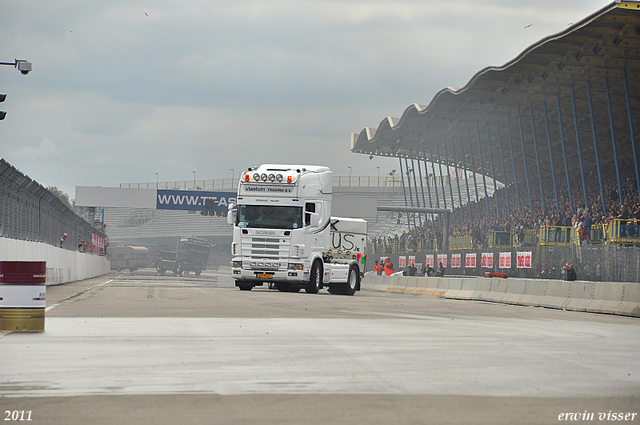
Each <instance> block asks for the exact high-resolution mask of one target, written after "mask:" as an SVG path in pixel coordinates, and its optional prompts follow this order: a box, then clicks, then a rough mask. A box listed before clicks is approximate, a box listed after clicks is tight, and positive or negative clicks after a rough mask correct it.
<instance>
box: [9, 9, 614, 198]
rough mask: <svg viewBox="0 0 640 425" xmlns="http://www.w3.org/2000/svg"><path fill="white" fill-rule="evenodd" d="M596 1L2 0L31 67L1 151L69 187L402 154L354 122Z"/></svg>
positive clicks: (502, 57) (494, 60)
mask: <svg viewBox="0 0 640 425" xmlns="http://www.w3.org/2000/svg"><path fill="white" fill-rule="evenodd" d="M602 6H603V4H602V2H601V1H595V0H566V1H563V2H557V1H555V0H554V1H551V0H542V1H540V2H536V3H535V4H533V3H530V2H524V1H512V0H487V1H485V2H477V1H471V0H460V1H458V2H456V4H455V7H452V5H451V4H449V3H446V2H442V1H435V0H421V1H418V0H416V1H412V0H403V1H382V0H366V1H365V0H328V1H325V0H322V1H321V0H305V1H296V0H260V1H255V0H219V1H215V2H210V1H190V2H178V1H174V0H158V1H150V0H141V1H139V2H135V3H131V2H130V1H125V0H112V1H108V2H85V1H80V0H59V1H56V2H55V3H54V2H50V1H45V0H31V1H29V2H24V1H17V0H7V1H5V2H4V3H3V13H2V14H0V37H1V38H2V40H3V43H2V45H1V46H0V59H1V58H4V59H8V60H12V59H13V58H15V57H18V58H20V59H27V60H29V61H31V62H33V71H32V72H31V73H30V74H29V75H28V76H23V75H21V74H20V73H18V72H15V71H13V70H11V69H9V67H4V68H6V69H2V70H0V71H1V72H2V73H3V74H2V81H3V87H2V90H3V92H4V91H5V90H6V92H7V94H8V99H7V102H5V103H4V104H3V106H2V108H3V110H7V112H8V114H7V118H6V119H5V120H4V121H3V122H2V137H0V152H2V153H3V155H4V156H5V159H7V161H9V162H11V163H12V165H15V166H16V167H18V168H20V169H21V170H23V171H24V172H26V173H28V174H30V175H31V176H32V177H34V176H38V178H39V179H42V180H46V182H47V184H49V185H55V186H58V187H61V188H66V189H67V190H69V189H70V190H71V191H72V190H73V187H74V186H76V185H102V186H117V185H118V184H119V183H121V182H138V181H141V182H144V181H155V178H156V176H155V172H159V173H160V179H161V180H189V179H190V178H192V173H191V170H193V169H196V170H197V175H198V178H223V177H228V176H229V175H230V169H231V168H234V169H235V170H240V169H244V168H245V167H247V166H250V165H258V164H259V163H261V162H292V163H303V162H310V163H323V164H326V165H329V166H330V167H332V168H334V169H335V172H336V174H343V175H344V174H347V173H348V169H347V165H351V167H352V168H351V169H352V172H353V174H354V175H357V174H362V175H366V174H368V175H375V174H376V173H377V171H378V169H377V168H376V167H382V168H383V169H382V172H384V171H385V169H386V168H389V170H390V169H393V168H397V167H398V163H397V161H396V160H392V159H381V158H374V159H373V160H371V161H370V160H369V159H368V157H366V156H364V155H355V154H352V153H351V152H350V151H349V148H350V135H351V133H352V132H356V133H357V132H359V131H360V130H362V128H364V127H367V126H370V127H377V125H378V123H379V122H380V120H382V119H383V118H384V117H385V116H387V115H391V116H399V115H400V114H402V111H403V110H404V109H405V108H406V107H407V106H408V105H409V104H411V103H414V102H416V103H422V104H427V103H429V101H430V100H431V99H432V98H433V96H434V95H435V93H436V92H437V91H439V90H440V89H442V88H443V87H445V86H457V87H460V86H463V85H465V84H466V83H467V82H468V81H469V79H470V78H471V77H472V76H473V75H474V74H475V73H476V72H477V71H478V70H480V69H482V68H484V67H486V66H488V65H502V64H503V63H505V62H507V61H509V60H510V59H512V58H513V57H515V56H516V55H517V54H518V53H520V52H521V51H522V50H523V49H524V48H526V47H527V46H529V45H530V44H532V43H534V42H535V41H537V40H540V39H541V38H543V37H544V36H547V35H549V34H552V33H555V32H557V31H560V30H562V29H564V28H566V24H567V23H569V22H577V21H578V20H580V19H581V18H584V17H586V16H587V15H588V14H590V13H593V12H595V11H596V10H598V9H599V8H601V7H602ZM145 12H146V14H145ZM528 24H533V26H532V27H530V28H528V29H527V30H523V27H524V26H525V25H528ZM4 59H3V60H4ZM45 141H46V142H45ZM34 154H35V155H34ZM38 154H39V155H38ZM34 158H39V159H38V160H35V159H34ZM61 161H64V163H65V164H72V165H66V166H63V167H61V166H60V163H61ZM34 178H36V177H34ZM39 181H40V180H39Z"/></svg>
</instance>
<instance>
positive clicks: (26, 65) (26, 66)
mask: <svg viewBox="0 0 640 425" xmlns="http://www.w3.org/2000/svg"><path fill="white" fill-rule="evenodd" d="M16 67H17V68H18V71H20V72H22V74H23V75H27V74H28V73H29V72H30V71H31V62H27V61H23V60H17V61H16Z"/></svg>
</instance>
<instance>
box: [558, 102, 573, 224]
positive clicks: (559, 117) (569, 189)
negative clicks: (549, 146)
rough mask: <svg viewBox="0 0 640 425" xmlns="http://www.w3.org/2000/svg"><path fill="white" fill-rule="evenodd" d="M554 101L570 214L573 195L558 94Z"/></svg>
mask: <svg viewBox="0 0 640 425" xmlns="http://www.w3.org/2000/svg"><path fill="white" fill-rule="evenodd" d="M556 103H557V104H558V128H559V130H560V141H561V142H562V158H563V160H564V174H565V176H566V178H567V192H568V193H569V208H570V210H571V214H573V213H574V210H573V197H572V196H571V180H570V179H569V165H568V164H567V148H566V146H565V141H564V130H563V128H562V111H561V109H560V95H559V94H557V95H556Z"/></svg>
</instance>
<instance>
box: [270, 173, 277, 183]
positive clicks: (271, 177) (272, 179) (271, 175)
mask: <svg viewBox="0 0 640 425" xmlns="http://www.w3.org/2000/svg"><path fill="white" fill-rule="evenodd" d="M275 180H276V176H274V175H273V174H269V181H270V182H273V181H275Z"/></svg>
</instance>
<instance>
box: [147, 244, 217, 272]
mask: <svg viewBox="0 0 640 425" xmlns="http://www.w3.org/2000/svg"><path fill="white" fill-rule="evenodd" d="M211 248H212V246H211V244H210V243H209V242H207V241H206V240H204V239H199V238H194V237H179V238H178V241H177V244H176V251H169V250H160V251H158V257H159V259H158V260H157V261H156V262H155V267H156V270H157V271H158V273H161V274H162V273H164V272H166V271H167V270H171V271H172V272H173V274H174V275H180V276H182V275H183V274H184V275H188V274H189V272H191V271H192V272H194V273H195V275H196V276H200V273H202V271H203V270H206V268H207V262H208V261H209V253H210V251H211Z"/></svg>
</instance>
